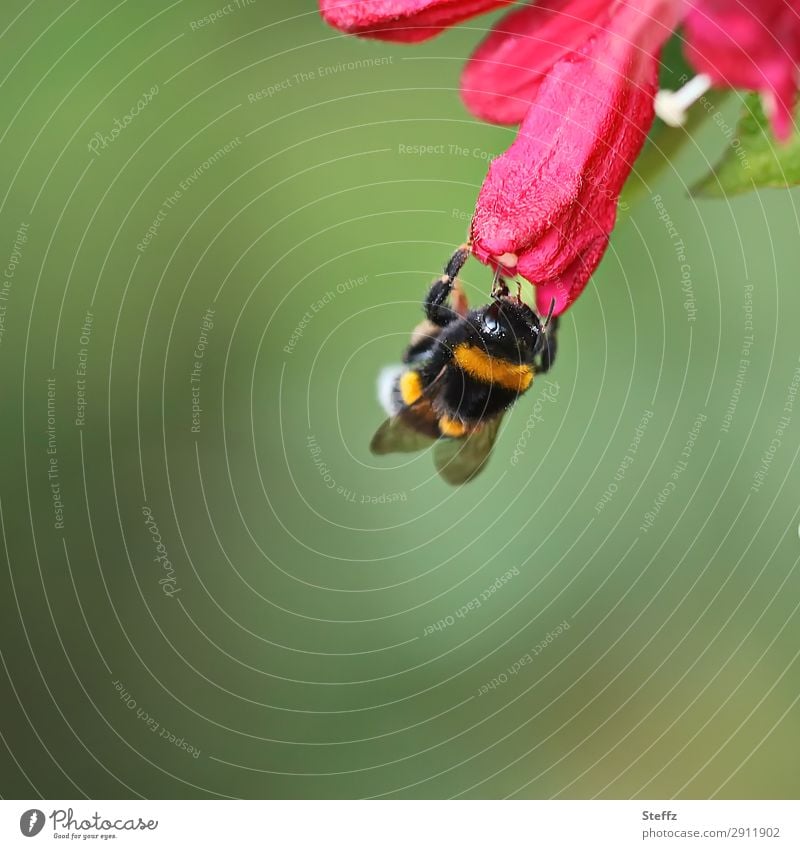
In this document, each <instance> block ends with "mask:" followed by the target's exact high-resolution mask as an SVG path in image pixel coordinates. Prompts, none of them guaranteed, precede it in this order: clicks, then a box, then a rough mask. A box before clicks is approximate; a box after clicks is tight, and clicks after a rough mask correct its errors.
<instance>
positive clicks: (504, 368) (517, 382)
mask: <svg viewBox="0 0 800 849" xmlns="http://www.w3.org/2000/svg"><path fill="white" fill-rule="evenodd" d="M453 357H454V358H455V361H456V363H458V365H459V366H460V367H461V368H462V369H463V370H464V371H465V372H466V373H467V374H469V375H471V376H472V377H474V378H476V379H477V380H480V381H482V382H483V383H497V384H499V385H500V386H502V387H504V388H505V389H512V390H514V392H524V391H525V390H526V389H527V388H528V387H529V386H530V385H531V382H532V381H533V369H532V368H531V367H530V366H528V365H525V364H524V363H512V362H509V361H508V360H504V359H502V358H500V357H493V356H491V354H487V353H486V351H483V350H481V349H480V348H477V347H475V346H474V345H468V344H467V343H466V342H462V343H461V344H460V345H456V347H455V349H454V350H453Z"/></svg>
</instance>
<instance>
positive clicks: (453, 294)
mask: <svg viewBox="0 0 800 849" xmlns="http://www.w3.org/2000/svg"><path fill="white" fill-rule="evenodd" d="M469 255H470V246H469V245H468V244H465V245H461V247H459V248H458V250H457V251H456V252H455V253H454V254H453V256H452V257H451V258H450V260H449V262H448V263H447V265H446V266H445V269H444V274H443V275H442V276H441V277H439V278H438V279H437V280H435V281H434V282H433V284H432V285H431V287H430V289H429V291H428V294H427V297H426V298H425V301H424V303H423V308H424V311H425V320H424V321H423V322H422V323H421V324H419V325H418V326H417V327H416V328H415V329H414V331H413V333H412V334H411V341H410V343H409V345H408V347H407V348H406V350H405V353H404V354H403V365H402V366H396V367H392V368H389V369H384V371H383V372H382V373H381V376H380V378H379V381H378V394H379V397H380V400H381V403H382V404H383V406H384V408H385V409H386V412H387V414H388V415H389V418H388V419H387V420H386V421H385V422H384V423H383V424H382V425H381V426H380V427H379V428H378V430H377V432H376V433H375V436H374V437H373V438H372V442H371V443H370V450H371V451H372V453H373V454H392V453H407V452H413V451H420V450H422V449H424V448H428V447H430V446H433V459H434V464H435V466H436V470H437V471H438V473H439V474H440V475H441V477H442V478H443V479H444V480H445V481H446V482H447V483H449V484H452V485H454V486H457V485H459V484H463V483H466V482H467V481H469V480H471V479H472V478H474V477H475V475H477V474H478V472H480V471H481V469H482V468H483V467H484V465H485V463H486V461H487V460H488V458H489V455H490V454H491V451H492V447H493V445H494V442H495V439H496V438H497V433H498V430H499V427H500V422H501V420H502V417H503V414H504V413H505V411H506V410H507V409H508V408H509V407H510V406H511V405H512V404H513V403H514V402H515V401H516V400H517V399H518V398H519V397H520V396H521V395H523V394H524V393H525V392H527V390H528V389H529V388H530V386H531V383H532V382H533V378H534V376H535V375H536V374H541V373H544V372H546V371H547V370H548V369H549V368H550V367H551V366H552V364H553V362H554V360H555V355H556V334H555V331H556V329H557V326H558V319H552V320H551V317H552V308H551V310H550V313H551V315H550V316H548V319H547V321H546V322H545V324H544V325H542V323H541V321H540V320H539V316H537V315H536V313H535V312H534V311H533V310H532V309H531V308H530V307H529V306H528V305H527V304H526V303H524V302H523V301H522V298H521V297H520V293H519V290H518V291H517V295H516V296H515V297H514V296H510V295H509V291H508V287H507V285H506V284H505V281H503V280H502V279H501V278H499V277H498V276H497V275H496V276H495V280H494V284H493V286H492V300H491V302H490V303H489V304H486V305H485V306H482V307H480V308H479V309H475V310H470V309H469V307H468V304H467V299H466V296H465V295H464V293H463V291H462V290H461V287H460V284H459V282H458V279H457V278H458V273H459V272H460V271H461V268H462V267H463V265H464V263H465V262H466V261H467V258H468V257H469Z"/></svg>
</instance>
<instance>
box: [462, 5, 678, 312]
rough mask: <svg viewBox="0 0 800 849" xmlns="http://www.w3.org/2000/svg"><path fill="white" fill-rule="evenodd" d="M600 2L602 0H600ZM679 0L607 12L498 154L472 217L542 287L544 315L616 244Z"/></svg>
mask: <svg viewBox="0 0 800 849" xmlns="http://www.w3.org/2000/svg"><path fill="white" fill-rule="evenodd" d="M595 5H596V4H595ZM673 6H674V3H673V2H672V0H638V2H635V3H634V2H632V3H629V4H617V5H616V6H615V7H614V8H613V11H611V12H610V13H609V6H608V4H605V7H604V8H603V9H602V10H601V11H600V12H599V16H600V17H601V18H602V19H604V20H605V25H604V26H603V27H601V28H598V29H595V30H594V31H593V32H589V33H587V32H586V30H585V29H580V30H579V31H580V33H581V34H582V35H584V37H586V36H587V35H588V38H586V39H585V42H584V43H583V44H579V45H576V46H575V48H574V49H573V50H572V51H570V52H566V51H565V55H564V56H563V58H560V59H559V60H558V61H556V63H555V64H554V65H553V66H552V67H551V68H550V70H549V73H548V74H547V75H546V77H544V78H543V79H542V80H541V82H539V84H538V86H537V88H536V91H535V94H534V96H533V98H532V102H531V106H530V108H529V110H528V113H527V115H526V116H525V120H524V121H523V124H522V127H521V130H520V133H519V136H518V137H517V139H516V141H515V142H514V144H513V145H511V147H510V148H509V149H508V151H506V153H504V154H503V155H502V156H500V157H499V158H498V159H496V160H494V161H493V162H492V164H491V166H490V168H489V174H488V176H487V178H486V181H485V182H484V184H483V188H482V189H481V192H480V195H479V196H478V203H477V206H476V210H475V217H474V219H473V223H472V237H473V250H474V252H475V255H476V256H477V257H478V258H479V259H481V260H483V261H484V262H488V263H492V264H496V263H497V264H500V265H501V266H503V267H504V268H505V270H506V272H507V274H508V275H513V274H514V273H517V272H518V273H519V274H521V275H522V276H523V277H525V278H526V279H527V280H530V281H531V282H532V283H534V284H536V285H537V287H538V289H537V303H538V307H539V310H540V312H546V311H547V309H548V308H549V305H550V301H551V299H552V298H555V301H556V306H555V313H556V314H558V313H561V312H563V311H564V310H565V309H566V308H567V307H568V306H569V305H570V304H571V303H572V302H573V301H574V300H575V298H576V297H577V296H578V295H579V294H580V292H581V291H582V290H583V287H584V286H585V285H586V282H587V280H588V279H589V277H590V276H591V275H592V273H593V272H594V270H595V268H596V267H597V265H598V263H599V262H600V259H601V258H602V256H603V253H604V252H605V249H606V246H607V244H608V237H609V234H610V233H611V230H612V228H613V226H614V221H615V219H616V210H617V199H618V196H619V192H620V190H621V189H622V185H623V183H624V182H625V179H626V178H627V176H628V174H629V173H630V170H631V168H632V167H633V163H634V161H635V160H636V156H637V155H638V153H639V150H640V149H641V146H642V144H643V143H644V141H645V138H646V137H647V132H648V130H649V128H650V124H651V122H652V120H653V97H654V95H655V91H656V86H657V82H658V51H659V49H660V47H661V44H662V43H663V42H664V41H665V40H666V38H668V37H669V35H670V32H671V29H672V26H673V25H674V23H675V21H674V20H673V19H672V18H671V17H670V11H671V9H672V8H673Z"/></svg>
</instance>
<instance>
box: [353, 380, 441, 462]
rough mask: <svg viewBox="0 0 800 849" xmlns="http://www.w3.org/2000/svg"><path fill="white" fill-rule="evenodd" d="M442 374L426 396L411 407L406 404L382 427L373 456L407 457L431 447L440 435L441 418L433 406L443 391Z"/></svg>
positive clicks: (424, 394)
mask: <svg viewBox="0 0 800 849" xmlns="http://www.w3.org/2000/svg"><path fill="white" fill-rule="evenodd" d="M443 374H444V369H442V370H441V371H440V372H439V374H437V375H436V377H435V378H434V379H433V380H432V381H431V383H429V384H428V386H426V387H425V390H424V392H423V393H422V395H421V396H420V397H419V398H418V399H417V400H416V401H415V402H414V403H413V404H411V405H408V406H406V405H403V406H401V407H400V409H399V410H398V411H397V414H396V415H394V416H392V417H391V418H388V419H386V421H385V422H384V423H383V424H382V425H381V426H380V427H379V428H378V430H377V431H376V433H375V436H373V437H372V442H370V445H369V448H370V451H371V452H372V453H373V454H396V453H402V454H407V453H409V452H412V451H421V450H422V449H423V448H428V447H429V446H430V445H432V444H433V443H434V442H435V441H436V440H437V439H438V438H439V436H440V431H439V418H438V416H437V415H436V413H435V411H434V409H433V406H432V404H431V401H432V399H433V398H434V397H435V395H436V393H437V392H438V390H439V386H440V378H441V377H442V375H443Z"/></svg>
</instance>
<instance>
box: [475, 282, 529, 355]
mask: <svg viewBox="0 0 800 849" xmlns="http://www.w3.org/2000/svg"><path fill="white" fill-rule="evenodd" d="M473 325H474V329H475V331H476V333H477V334H478V336H479V337H480V340H481V342H482V343H483V345H484V346H485V347H486V350H487V351H488V353H490V354H494V355H495V356H498V357H504V358H505V359H510V360H516V361H518V362H521V363H532V362H533V358H534V357H535V356H536V354H537V353H538V352H539V350H540V349H541V346H542V342H543V339H544V333H543V331H542V324H541V322H540V321H539V316H537V315H536V313H535V312H534V311H533V310H532V309H531V308H530V307H529V306H528V305H527V304H526V303H523V302H522V301H518V300H517V299H516V298H510V297H508V296H500V297H497V298H495V299H494V300H493V301H492V302H491V303H490V304H487V305H486V306H485V307H481V309H479V310H476V311H475V312H474V313H473Z"/></svg>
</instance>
